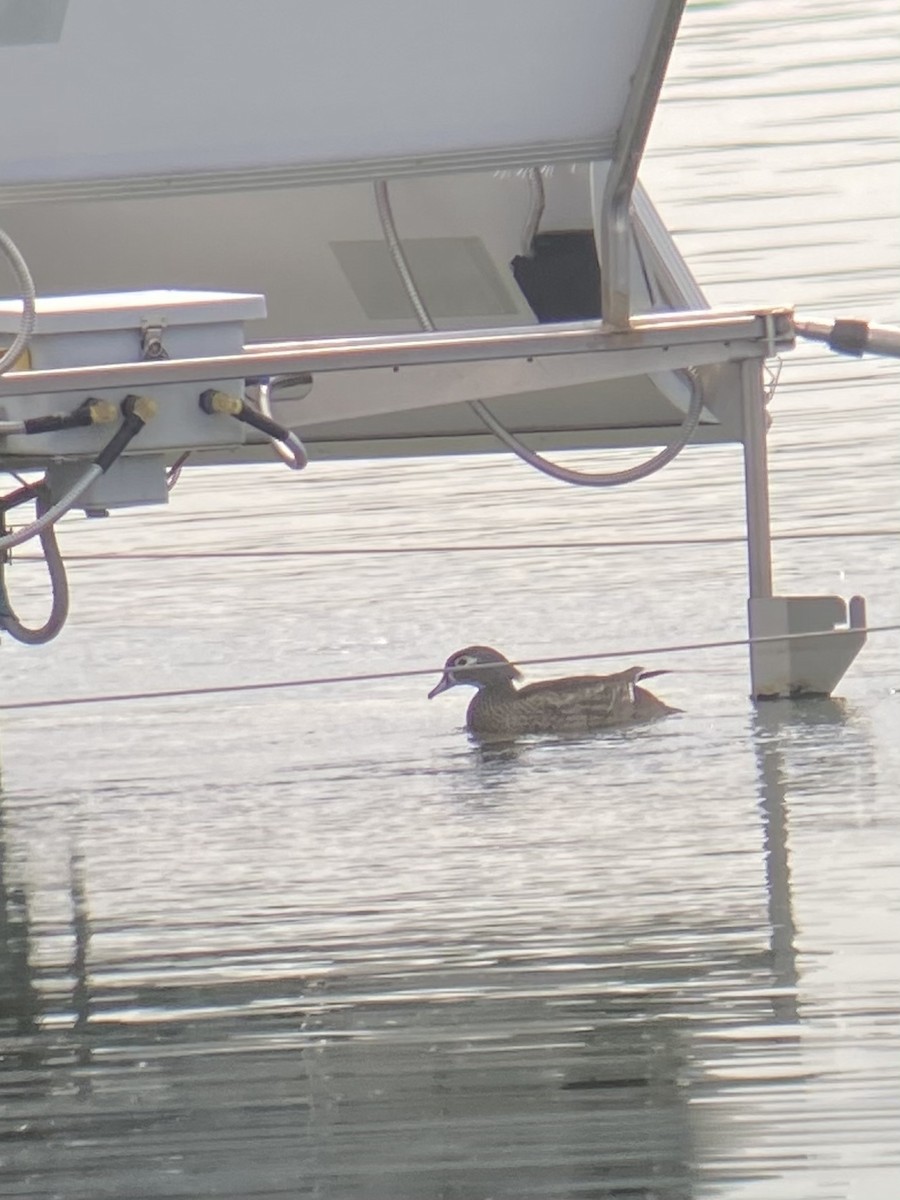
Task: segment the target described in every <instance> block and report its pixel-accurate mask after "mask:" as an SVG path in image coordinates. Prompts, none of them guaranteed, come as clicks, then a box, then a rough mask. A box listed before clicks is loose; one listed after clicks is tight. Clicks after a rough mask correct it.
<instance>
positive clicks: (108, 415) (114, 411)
mask: <svg viewBox="0 0 900 1200" xmlns="http://www.w3.org/2000/svg"><path fill="white" fill-rule="evenodd" d="M84 406H85V408H86V409H87V410H88V412H89V413H90V417H91V424H92V425H109V424H111V423H112V422H113V421H115V419H116V417H118V415H119V409H118V407H117V405H115V404H113V402H112V400H98V399H97V398H96V397H95V396H89V397H88V398H87V400H85V402H84Z"/></svg>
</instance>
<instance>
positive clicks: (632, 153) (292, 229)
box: [0, 0, 865, 696]
mask: <svg viewBox="0 0 900 1200" xmlns="http://www.w3.org/2000/svg"><path fill="white" fill-rule="evenodd" d="M683 7H684V3H683V0H631V2H630V3H629V4H627V5H625V4H622V3H620V0H562V3H561V4H559V5H554V6H553V7H552V16H553V19H552V20H551V19H548V12H549V8H548V5H547V4H546V3H545V2H542V0H492V4H491V6H490V7H489V9H488V8H486V7H485V6H484V5H483V4H481V3H480V0H458V3H456V4H454V5H453V6H448V7H447V8H446V10H442V9H440V8H438V7H436V6H427V5H421V4H419V3H418V2H417V0H378V3H377V4H372V5H367V6H365V8H364V9H363V10H361V9H360V7H359V6H356V5H353V6H350V5H349V0H343V2H340V0H338V2H337V3H333V4H328V5H325V4H316V5H304V6H298V5H296V4H295V3H293V0H259V3H258V4H257V5H255V6H248V5H246V4H244V3H243V2H242V0H216V2H215V21H214V23H213V24H211V20H212V16H211V14H212V11H213V6H212V4H211V3H210V0H159V2H158V3H157V4H156V5H154V6H152V8H147V7H146V6H133V7H130V8H128V10H127V12H126V11H124V10H123V12H122V14H121V15H120V17H119V18H117V21H116V22H109V21H108V20H107V19H106V8H105V5H104V3H103V2H102V0H69V2H68V3H65V0H63V2H60V0H33V3H32V5H31V7H30V8H29V10H28V12H29V15H28V17H27V19H26V18H25V17H23V16H21V14H20V17H19V18H17V19H16V22H14V23H13V24H12V25H7V26H5V25H4V21H3V18H2V14H0V53H2V54H3V59H4V73H3V74H2V76H0V100H4V99H5V100H6V102H7V111H10V112H12V111H15V112H16V114H17V116H16V120H15V121H13V122H11V123H10V128H9V130H8V131H7V135H6V136H5V138H4V142H3V146H2V147H0V226H2V228H3V229H4V230H5V231H6V232H7V234H8V235H10V236H11V237H12V238H14V239H15V244H16V245H17V246H18V247H20V248H21V250H22V253H23V254H24V257H25V259H26V260H27V263H28V266H29V267H30V269H31V271H32V273H33V275H34V277H35V278H36V279H37V280H38V282H39V284H40V291H41V294H42V296H43V297H59V298H60V299H59V300H49V301H48V300H44V301H42V302H39V303H38V305H37V311H36V318H35V328H34V333H33V342H32V344H31V348H30V357H28V356H27V355H26V356H25V357H22V358H20V359H19V361H18V362H17V363H15V364H13V366H12V369H8V370H7V372H6V373H5V374H4V375H2V376H0V406H2V408H3V414H2V417H3V418H4V419H5V421H6V428H7V432H6V433H5V434H2V435H0V466H3V467H5V468H6V469H8V470H9V469H12V470H16V471H21V470H27V469H29V468H35V469H43V468H48V470H49V468H51V467H52V471H49V473H48V479H50V476H51V475H52V479H50V483H51V484H52V487H51V491H52V489H53V487H55V488H56V489H57V490H56V493H55V494H54V496H53V499H54V501H55V502H56V503H58V504H61V503H62V501H63V500H65V499H66V497H68V496H70V495H71V492H72V488H71V483H72V479H73V478H74V477H77V476H78V474H79V470H80V466H79V464H81V465H86V464H89V463H91V462H93V461H94V458H95V457H96V456H97V454H98V452H99V451H100V448H101V447H102V446H105V445H107V438H108V436H109V429H104V428H102V427H101V426H100V425H97V426H96V427H94V426H91V427H89V428H88V427H84V425H83V424H82V425H80V426H79V427H78V428H65V429H60V430H59V431H53V430H47V429H46V428H45V426H46V423H47V421H48V420H49V419H50V418H51V417H52V416H53V414H55V413H58V412H59V411H60V410H62V409H65V410H66V411H67V412H68V417H67V418H66V419H67V420H69V418H71V421H70V422H69V423H70V425H71V424H72V423H73V422H74V421H75V420H76V417H75V415H74V414H75V408H76V407H77V406H79V405H82V406H83V405H84V404H85V403H87V401H88V400H89V399H90V398H91V397H94V398H95V399H99V400H107V401H109V402H110V403H111V404H113V405H119V406H120V405H122V404H123V403H124V402H125V401H126V398H127V397H133V396H134V395H135V393H136V392H140V393H145V394H146V397H147V398H148V400H149V401H150V402H151V406H153V407H155V409H158V412H157V413H156V415H155V416H154V418H153V419H152V420H150V419H148V420H147V421H144V417H143V416H141V414H140V413H138V414H137V415H135V414H134V413H133V412H131V413H130V414H129V415H128V416H127V417H125V418H124V422H125V424H127V423H128V422H131V425H130V427H129V428H130V433H127V435H123V436H127V439H128V440H127V444H119V443H122V442H123V438H122V437H120V438H119V443H117V444H116V445H115V447H114V450H115V459H116V461H115V464H114V469H113V470H109V472H108V476H104V478H105V479H106V480H107V482H109V481H110V480H112V479H113V477H114V478H115V483H114V486H113V484H112V483H109V486H108V487H107V490H106V492H104V491H103V490H102V486H101V485H102V483H103V481H102V480H96V479H95V480H94V481H93V482H92V483H91V484H90V486H89V487H88V489H87V490H86V491H84V492H83V494H81V497H80V502H81V503H82V504H85V503H86V500H85V497H88V498H90V497H93V498H94V500H95V501H96V502H97V505H98V506H100V505H101V504H102V503H103V500H102V497H103V496H106V497H107V499H109V498H110V497H112V501H111V503H110V506H111V507H112V506H114V504H126V503H142V502H150V501H153V500H155V501H158V500H161V499H164V494H163V493H164V483H165V476H164V472H165V468H166V465H167V464H172V463H173V462H174V461H176V460H179V461H180V460H181V459H183V457H184V455H185V454H186V453H189V454H190V458H189V460H188V462H189V463H190V464H195V463H203V462H251V461H261V460H264V459H271V458H272V457H273V446H274V447H275V450H277V451H278V452H279V453H280V454H281V456H282V457H288V458H291V456H292V461H291V465H293V466H295V467H296V466H299V465H302V462H303V461H305V458H306V455H307V454H308V456H309V459H310V460H311V466H310V468H309V469H308V482H309V484H310V485H313V486H314V477H315V466H316V461H317V460H320V461H321V460H324V459H327V458H370V457H374V456H384V455H422V454H441V455H444V454H457V453H466V452H478V451H486V450H496V449H498V448H500V447H501V445H502V444H504V440H505V441H506V444H508V445H513V446H515V447H517V450H516V452H517V453H520V455H523V456H525V455H528V454H529V453H531V454H533V453H534V452H535V451H539V452H541V454H544V453H550V452H552V451H554V450H566V449H582V448H584V449H588V448H589V449H602V448H606V447H621V446H637V447H641V446H644V447H656V446H660V445H663V446H669V448H670V449H671V450H672V451H674V452H676V453H677V451H678V449H680V447H681V445H682V444H686V443H688V442H690V443H716V442H718V443H723V442H728V443H739V444H740V445H741V446H742V447H743V452H744V464H745V483H746V493H747V531H748V551H749V576H750V589H749V590H750V606H749V630H750V635H751V639H764V638H766V637H771V638H774V639H776V641H770V642H764V641H761V640H760V641H759V642H758V644H752V645H751V652H750V658H751V675H752V691H753V694H754V695H756V696H763V695H777V696H783V695H799V694H807V693H815V694H829V693H830V692H831V691H832V690H833V688H834V686H835V685H836V684H837V682H838V681H839V679H840V678H841V676H842V675H843V673H844V671H845V670H846V667H847V665H849V662H850V661H851V660H852V658H853V656H854V655H855V654H856V653H857V652H858V650H859V648H860V646H861V645H862V643H863V641H864V638H865V633H864V628H863V627H864V609H863V607H862V606H861V602H857V603H856V604H855V605H854V606H851V607H850V608H848V607H847V606H846V605H845V603H844V602H843V601H842V600H840V599H839V598H836V597H825V598H817V597H813V598H806V597H799V598H798V597H778V596H776V595H775V594H774V590H773V583H772V564H771V538H770V530H769V501H768V470H767V462H766V429H767V424H768V414H767V411H766V404H767V391H766V386H765V377H764V372H765V369H766V368H765V364H766V362H767V360H769V359H771V358H773V357H776V356H778V355H780V354H781V353H784V352H787V351H789V350H790V348H791V346H792V345H793V341H794V334H795V327H794V322H793V316H792V314H791V313H790V311H789V310H785V309H782V308H775V307H771V306H760V307H758V308H750V309H748V310H746V311H744V312H720V311H715V310H711V309H709V307H708V305H707V302H706V299H705V297H704V296H703V294H702V291H701V289H700V288H699V287H698V285H697V283H696V281H695V280H694V278H693V276H692V274H691V272H690V269H689V267H688V265H687V264H686V263H685V262H684V260H683V258H682V257H681V255H680V253H679V251H678V249H677V247H676V245H675V243H674V241H673V239H672V238H671V236H670V234H669V232H668V230H667V229H666V227H665V225H664V223H663V221H662V220H661V218H660V216H659V214H658V213H657V212H656V210H655V208H654V206H653V204H652V202H651V200H650V198H649V196H648V195H647V194H646V192H645V191H644V190H643V188H642V187H641V185H640V183H639V182H638V178H637V172H638V167H639V164H640V159H641V155H642V153H643V149H644V146H645V143H646V138H647V134H648V131H649V127H650V122H651V119H652V116H653V113H654V110H655V107H656V103H657V100H658V96H659V92H660V88H661V86H662V82H663V78H664V75H665V70H666V66H667V63H668V59H669V55H670V52H671V48H672V45H673V43H674V39H675V37H676V34H677V30H678V25H679V21H680V18H681V14H682V10H683ZM175 29H177V37H174V36H173V33H172V31H173V30H175ZM435 47H440V52H439V54H436V53H435ZM248 61H252V62H254V63H256V64H259V65H260V69H259V71H258V72H254V73H251V77H248V72H247V62H248ZM161 79H164V80H165V86H164V87H160V85H159V81H160V80H161ZM22 94H28V95H29V97H30V102H29V104H28V105H24V106H23V105H21V104H19V103H18V98H19V97H20V96H21V95H22ZM61 97H64V98H65V101H66V102H65V103H64V104H61V103H60V102H59V101H60V98H61ZM197 289H204V290H203V292H202V293H198V290H197ZM186 291H188V292H189V293H190V296H192V297H193V299H191V298H190V297H189V296H186V295H185V292H186ZM223 293H226V294H227V295H228V296H230V297H231V300H227V301H226V299H225V296H223V295H222V294H223ZM73 296H77V297H82V298H85V300H84V303H83V304H82V305H81V315H80V314H79V311H78V308H79V306H78V304H75V303H74V302H71V303H70V305H69V310H68V311H67V310H66V304H65V298H66V297H69V298H70V301H71V298H72V297H73ZM104 296H105V297H106V301H104ZM123 296H125V297H128V296H130V297H131V299H130V300H128V299H122V297H123ZM204 297H205V299H204ZM217 297H218V299H217ZM241 297H242V298H243V299H242V300H241ZM261 297H264V300H261V299H260V298H261ZM239 301H240V303H243V305H244V309H243V316H241V318H240V320H239V321H236V320H232V319H231V318H230V317H227V318H226V317H221V319H220V316H218V315H216V312H214V311H212V310H216V311H218V312H219V313H221V311H223V310H222V306H223V305H224V306H225V307H226V308H227V306H228V305H229V304H231V305H232V307H234V305H235V304H237V303H238V302H239ZM104 304H105V305H106V307H105V308H104ZM204 304H205V305H207V306H210V314H208V315H207V316H204V317H203V318H202V319H201V318H199V317H197V313H198V312H199V308H200V307H202V306H203V305H204ZM192 306H193V307H192ZM20 308H21V305H16V304H10V305H4V306H2V307H0V325H2V330H3V331H5V335H6V337H7V339H8V338H10V337H11V336H12V335H13V334H14V332H15V330H16V327H17V319H18V312H19V309H20ZM84 313H87V317H86V319H84V320H82V316H84ZM126 313H127V314H128V315H127V318H126V317H124V316H123V314H126ZM111 314H112V315H111ZM263 314H264V315H263ZM61 321H62V322H63V324H64V325H65V322H66V321H67V322H68V325H66V326H65V328H62V327H59V328H56V326H59V323H60V322H61ZM79 322H81V324H79ZM204 322H205V323H204ZM54 323H56V325H55V324H54ZM114 327H115V328H114ZM54 330H55V332H54ZM101 334H102V336H101ZM239 334H240V336H239ZM107 335H108V336H107ZM73 339H74V340H73ZM23 367H24V368H26V369H22V368H23ZM229 392H240V393H241V394H242V396H245V397H246V400H247V402H246V404H245V406H244V409H243V412H242V414H240V415H239V419H238V420H237V421H235V420H231V419H230V416H229V411H226V410H227V404H228V403H232V407H234V405H237V406H238V407H240V405H241V404H242V403H243V400H242V399H235V397H234V396H232V397H231V400H230V401H229V400H228V393H229ZM198 394H200V395H207V399H208V403H209V405H216V404H220V405H223V404H224V405H225V408H215V409H209V411H207V414H206V416H205V417H204V416H203V415H202V414H201V415H198V409H197V403H198ZM210 395H212V399H209V396H210ZM217 396H218V397H219V399H217V398H216V397H217ZM222 396H224V397H225V398H226V399H225V400H222V399H221V397H222ZM257 408H261V409H263V410H264V411H263V415H262V418H260V419H259V420H257V418H255V417H254V416H253V414H254V412H256V410H257ZM99 411H100V410H99V408H96V407H95V409H94V410H92V412H93V413H94V415H96V414H97V413H98V412H99ZM149 411H150V408H149V407H148V408H147V412H149ZM266 414H268V416H267V417H266ZM145 415H146V414H145ZM230 415H231V416H234V415H238V414H237V412H236V411H234V412H231V414H230ZM257 417H259V413H257ZM207 418H208V419H207ZM263 418H265V419H263ZM92 419H93V418H92ZM29 420H32V422H34V421H35V420H37V421H38V422H39V424H38V425H37V426H34V428H31V429H28V430H25V429H24V425H25V423H27V422H28V421H29ZM266 420H268V421H269V424H268V426H267V425H266ZM40 422H43V424H41V423H40ZM273 422H274V425H273ZM19 425H22V426H23V429H22V430H19V429H18V426H19ZM2 427H3V421H0V428H2ZM273 428H281V429H282V430H285V431H287V433H288V434H289V435H290V438H292V439H293V449H291V450H290V453H289V454H287V453H286V450H285V443H284V441H283V439H282V440H281V441H279V439H278V438H277V437H273V435H272V429H273ZM498 431H499V432H498ZM286 436H287V435H286ZM498 437H499V438H500V440H498ZM679 439H680V440H679ZM301 443H302V446H303V448H304V452H303V457H302V459H301V457H300V455H299V452H298V451H297V446H298V445H300V444H301ZM111 454H112V451H110V455H111ZM110 455H107V457H110ZM655 457H656V456H654V458H655ZM672 457H674V453H673V454H672ZM60 463H62V464H63V466H65V468H66V469H65V470H62V469H61V468H60V465H59V464H60ZM54 464H55V465H54ZM107 466H109V464H107ZM73 473H74V475H73ZM575 473H576V474H577V472H575ZM613 475H616V473H615V472H613ZM635 477H636V478H637V477H639V475H637V476H635ZM60 480H62V482H60ZM576 482H583V480H576ZM75 490H77V488H76V489H75ZM98 498H99V499H98ZM74 503H76V502H74V501H73V504H74ZM63 507H64V506H63ZM0 545H4V542H3V539H2V538H0ZM820 601H822V603H820ZM0 616H2V614H0ZM9 628H10V625H9V623H7V629H9ZM828 631H834V633H833V636H829V637H824V638H823V637H821V636H818V637H817V638H816V639H815V640H812V639H810V640H809V642H808V645H807V651H808V652H806V653H804V654H800V653H799V652H798V651H796V650H795V649H794V648H795V647H798V646H800V645H801V642H802V635H803V634H804V633H815V634H817V635H820V634H822V633H827V632H828ZM777 639H782V640H777ZM798 639H800V640H798ZM810 648H812V649H810Z"/></svg>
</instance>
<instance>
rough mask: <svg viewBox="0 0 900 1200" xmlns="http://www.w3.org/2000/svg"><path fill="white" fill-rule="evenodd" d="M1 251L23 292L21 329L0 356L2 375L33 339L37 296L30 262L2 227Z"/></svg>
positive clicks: (0, 232)
mask: <svg viewBox="0 0 900 1200" xmlns="http://www.w3.org/2000/svg"><path fill="white" fill-rule="evenodd" d="M0 251H2V253H3V254H4V255H5V256H6V259H7V261H8V262H9V265H10V266H11V267H12V269H13V270H14V271H15V273H16V279H17V280H18V281H19V290H20V292H21V293H22V318H21V320H20V322H19V331H18V333H17V334H16V336H15V337H14V338H13V342H12V345H11V346H10V347H9V349H8V350H7V351H6V353H5V354H4V355H3V357H2V358H0V375H2V374H3V372H4V371H8V370H9V368H10V367H11V366H13V364H14V363H15V362H16V361H17V360H18V358H19V356H20V355H21V354H22V353H23V352H24V351H25V350H26V349H27V347H28V343H29V342H30V341H31V335H32V334H33V333H34V322H35V316H36V314H35V304H36V300H37V298H36V296H35V291H34V280H33V279H32V278H31V272H30V271H29V270H28V264H27V263H26V261H25V259H24V258H23V257H22V254H21V252H20V251H19V248H18V246H17V245H16V244H15V242H14V241H13V240H12V238H11V237H10V236H9V234H8V233H5V232H4V231H3V230H2V229H0Z"/></svg>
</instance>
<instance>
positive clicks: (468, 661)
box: [453, 654, 475, 667]
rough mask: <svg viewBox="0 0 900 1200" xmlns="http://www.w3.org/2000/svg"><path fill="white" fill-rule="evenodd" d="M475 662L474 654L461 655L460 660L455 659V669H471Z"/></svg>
mask: <svg viewBox="0 0 900 1200" xmlns="http://www.w3.org/2000/svg"><path fill="white" fill-rule="evenodd" d="M474 662H475V656H474V655H473V654H460V655H459V657H458V658H454V660H453V665H454V667H471V665H472V664H473V663H474Z"/></svg>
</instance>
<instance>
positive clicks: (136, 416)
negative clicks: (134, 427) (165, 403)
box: [122, 395, 159, 426]
mask: <svg viewBox="0 0 900 1200" xmlns="http://www.w3.org/2000/svg"><path fill="white" fill-rule="evenodd" d="M158 412H159V405H158V404H157V403H156V401H155V400H152V399H151V398H150V397H149V396H134V395H131V396H126V397H125V399H124V400H123V401H122V415H123V416H124V418H125V420H126V422H128V421H139V422H140V423H141V426H144V425H146V424H147V422H148V421H152V420H153V418H154V417H155V416H156V414H157V413H158Z"/></svg>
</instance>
